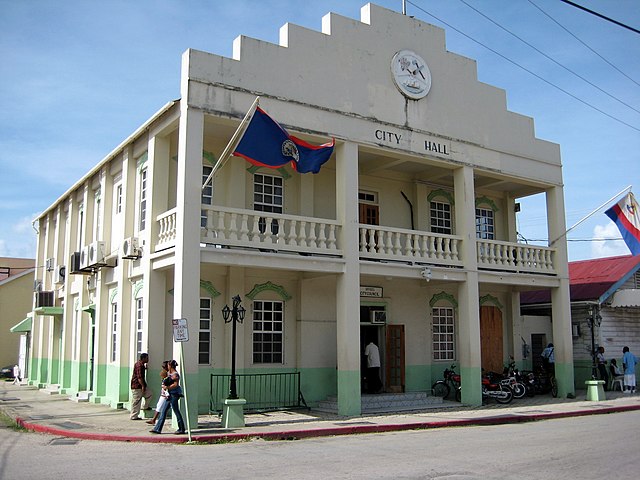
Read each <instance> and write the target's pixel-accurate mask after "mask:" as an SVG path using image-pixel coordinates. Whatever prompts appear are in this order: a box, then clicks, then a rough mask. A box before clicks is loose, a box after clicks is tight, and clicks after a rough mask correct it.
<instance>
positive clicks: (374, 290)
mask: <svg viewBox="0 0 640 480" xmlns="http://www.w3.org/2000/svg"><path fill="white" fill-rule="evenodd" d="M360 297H368V298H382V287H365V286H363V285H360Z"/></svg>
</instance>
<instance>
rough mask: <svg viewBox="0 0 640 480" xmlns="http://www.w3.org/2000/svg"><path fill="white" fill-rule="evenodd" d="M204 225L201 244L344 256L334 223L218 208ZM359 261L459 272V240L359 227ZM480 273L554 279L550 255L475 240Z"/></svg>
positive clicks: (168, 220) (168, 226)
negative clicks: (532, 275) (421, 265)
mask: <svg viewBox="0 0 640 480" xmlns="http://www.w3.org/2000/svg"><path fill="white" fill-rule="evenodd" d="M203 212H204V215H205V217H206V226H205V227H203V228H202V229H201V235H200V238H201V240H200V241H201V243H204V244H209V245H218V246H226V247H230V248H234V247H236V248H253V249H257V250H267V251H277V252H292V253H295V252H297V253H302V254H308V255H331V256H336V257H340V256H342V246H341V245H340V237H341V235H340V233H341V229H342V226H341V225H340V224H339V223H338V222H337V221H335V220H328V219H323V218H314V217H301V216H294V215H283V214H275V213H267V212H257V211H254V210H243V209H237V208H227V207H220V206H203ZM156 220H157V222H158V238H157V242H156V245H155V249H154V251H159V250H164V249H167V248H170V247H172V246H173V245H174V244H175V239H176V231H177V223H176V210H175V209H172V210H169V211H167V212H164V213H163V214H161V215H159V216H158V217H157V219H156ZM358 228H359V252H360V259H361V260H374V261H375V260H380V261H398V262H407V263H424V264H431V265H436V266H437V265H442V266H447V267H462V266H463V261H462V258H461V257H460V254H459V252H460V251H461V244H462V241H463V240H462V237H459V236H455V235H442V234H437V233H429V232H423V231H417V230H406V229H400V228H392V227H385V226H377V225H363V224H361V225H360V226H359V227H358ZM475 241H476V246H477V248H476V252H477V259H478V268H480V269H486V270H500V271H512V272H520V273H536V274H547V275H549V274H551V275H553V274H555V273H556V269H555V265H554V252H555V251H554V250H553V249H551V248H547V247H540V246H533V245H524V244H520V243H510V242H501V241H496V240H485V239H476V240H475Z"/></svg>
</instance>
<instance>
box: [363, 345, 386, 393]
mask: <svg viewBox="0 0 640 480" xmlns="http://www.w3.org/2000/svg"><path fill="white" fill-rule="evenodd" d="M364 354H365V355H366V356H367V387H368V390H369V393H379V392H380V390H381V389H382V382H381V381H380V350H378V346H377V345H376V344H375V343H373V340H372V341H370V342H369V345H367V346H366V347H365V349H364Z"/></svg>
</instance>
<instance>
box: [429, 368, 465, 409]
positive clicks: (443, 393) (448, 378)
mask: <svg viewBox="0 0 640 480" xmlns="http://www.w3.org/2000/svg"><path fill="white" fill-rule="evenodd" d="M455 368H456V366H455V365H451V367H449V368H445V370H444V372H443V374H442V376H443V378H444V379H443V380H438V381H437V382H435V383H434V384H433V385H432V386H431V392H432V394H433V395H434V396H436V397H441V398H447V397H448V396H449V394H450V393H451V390H452V389H453V391H454V392H455V398H456V401H458V402H459V401H460V374H458V373H456V371H455Z"/></svg>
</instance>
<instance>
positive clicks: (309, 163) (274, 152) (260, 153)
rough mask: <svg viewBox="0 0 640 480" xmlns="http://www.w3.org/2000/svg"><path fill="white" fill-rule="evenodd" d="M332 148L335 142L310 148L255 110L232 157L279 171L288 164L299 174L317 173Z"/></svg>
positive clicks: (329, 155)
mask: <svg viewBox="0 0 640 480" xmlns="http://www.w3.org/2000/svg"><path fill="white" fill-rule="evenodd" d="M334 144H335V140H332V141H331V142H330V143H325V144H323V145H312V144H310V143H307V142H305V141H304V140H300V139H299V138H296V137H294V136H293V135H289V132H287V131H286V130H285V129H284V128H283V127H282V126H281V125H280V124H279V123H278V122H276V121H275V120H274V119H273V118H271V117H270V116H269V114H267V112H265V111H264V110H262V109H261V108H260V107H257V108H256V111H255V112H254V114H253V117H252V118H251V121H250V122H249V125H248V126H247V128H246V130H245V132H244V135H243V136H242V139H241V140H240V142H239V143H238V145H237V146H236V148H235V150H234V151H233V155H235V156H237V157H242V158H244V159H245V160H247V161H248V162H251V163H252V164H254V165H258V166H261V167H268V168H280V167H282V166H284V165H286V164H288V163H290V164H291V167H292V168H293V169H294V170H296V171H297V172H299V173H309V172H311V173H318V172H319V171H320V167H322V165H324V164H325V163H326V162H327V161H328V160H329V158H330V157H331V154H332V153H333V147H334Z"/></svg>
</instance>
